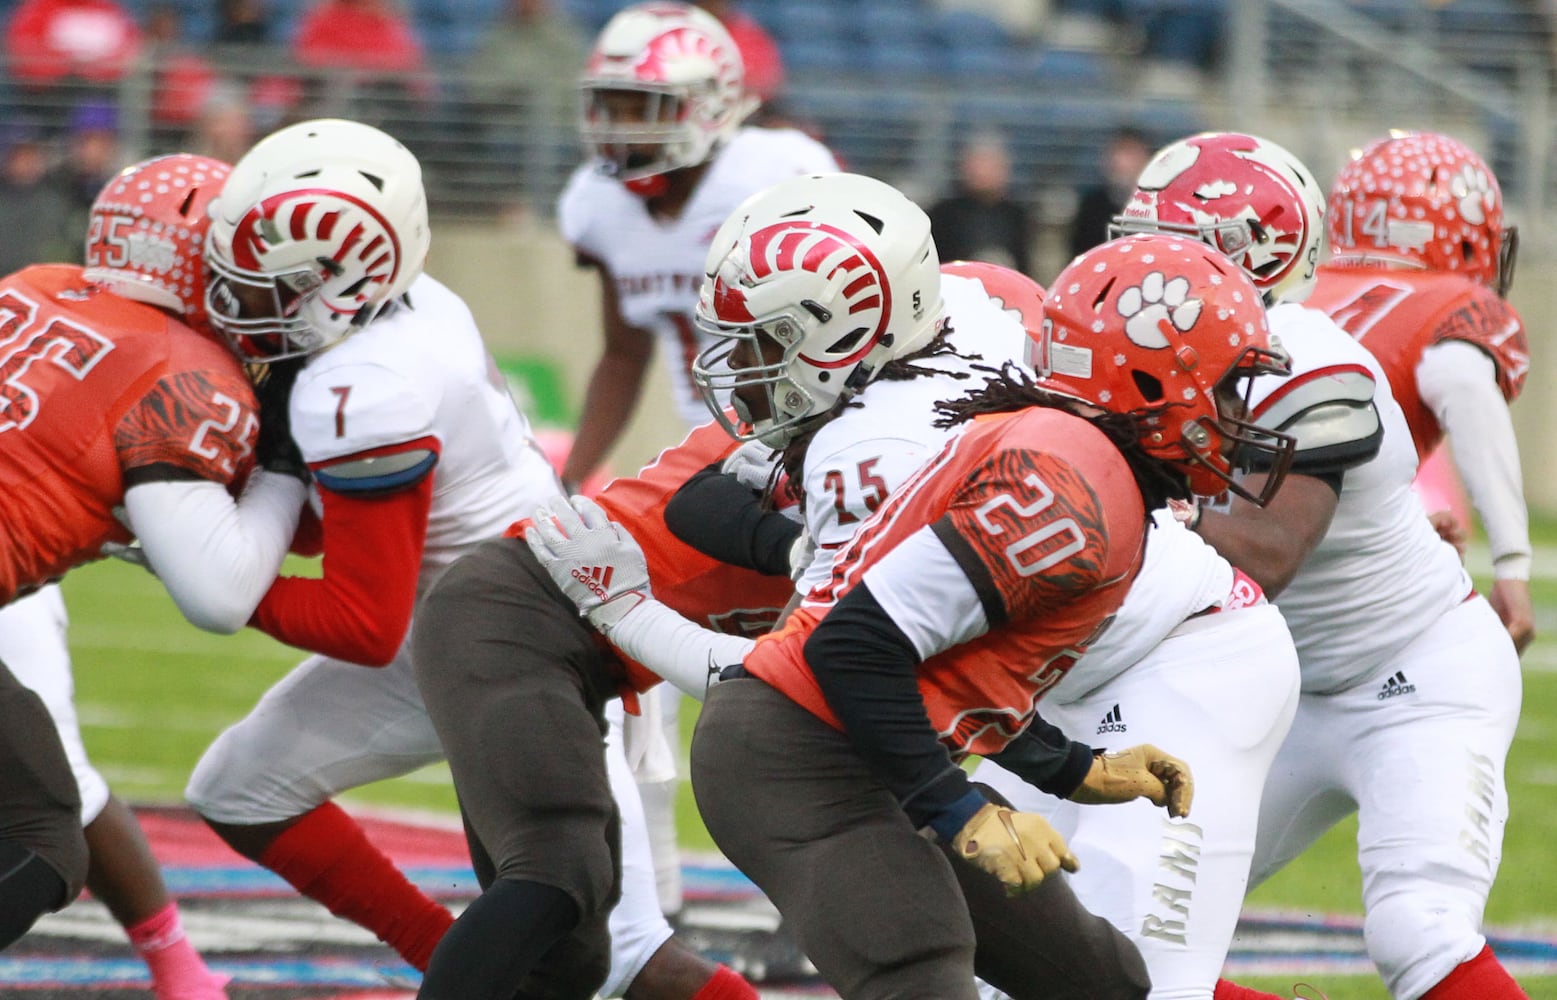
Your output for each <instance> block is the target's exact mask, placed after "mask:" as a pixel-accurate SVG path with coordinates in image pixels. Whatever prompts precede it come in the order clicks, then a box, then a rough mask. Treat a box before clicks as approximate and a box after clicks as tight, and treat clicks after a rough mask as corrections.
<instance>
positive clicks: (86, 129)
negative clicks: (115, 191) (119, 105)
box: [55, 100, 123, 263]
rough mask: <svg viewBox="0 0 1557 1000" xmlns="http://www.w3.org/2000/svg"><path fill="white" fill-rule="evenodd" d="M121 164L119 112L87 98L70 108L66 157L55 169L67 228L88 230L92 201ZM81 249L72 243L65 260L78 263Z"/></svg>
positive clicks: (81, 231)
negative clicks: (63, 198)
mask: <svg viewBox="0 0 1557 1000" xmlns="http://www.w3.org/2000/svg"><path fill="white" fill-rule="evenodd" d="M122 165H123V162H122V155H121V152H120V149H119V112H118V110H117V109H116V108H115V107H114V106H113V105H112V104H110V103H108V102H107V101H96V100H94V101H86V102H83V103H81V104H78V105H76V107H75V108H74V109H73V110H72V111H71V112H70V125H69V132H68V134H67V137H66V142H65V159H64V162H63V163H61V164H60V166H59V168H58V169H57V170H56V179H55V183H56V184H58V185H59V188H60V191H61V192H62V193H63V194H64V196H65V201H66V210H65V215H66V220H67V221H66V230H67V231H68V232H73V233H84V232H86V231H87V221H88V219H89V218H90V217H91V214H92V203H93V202H95V201H96V200H97V195H98V192H99V191H101V190H102V189H103V185H104V184H107V183H108V178H110V177H112V176H113V175H114V174H116V173H118V171H119V168H120V167H121V166H122ZM81 256H82V250H81V246H80V245H79V244H77V245H75V246H73V247H72V248H71V250H70V253H69V255H68V256H67V257H64V258H61V260H62V261H63V262H65V263H79V262H80V261H81Z"/></svg>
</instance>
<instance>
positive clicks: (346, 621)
mask: <svg viewBox="0 0 1557 1000" xmlns="http://www.w3.org/2000/svg"><path fill="white" fill-rule="evenodd" d="M432 494H433V477H432V476H424V477H423V478H422V479H421V480H420V481H419V482H418V483H416V485H414V486H412V487H410V488H408V489H404V490H401V491H399V492H396V493H391V494H389V495H387V496H377V497H355V496H348V495H345V494H341V493H336V492H333V491H331V490H323V489H322V490H320V497H321V499H322V500H323V502H324V518H323V520H324V526H325V527H324V575H323V576H322V577H320V578H318V579H309V578H304V577H292V576H284V577H281V578H280V579H278V580H277V581H276V582H275V583H274V584H272V585H271V588H270V590H269V591H267V592H266V594H265V597H264V599H262V600H261V601H260V604H259V607H258V608H256V609H255V611H254V617H253V618H252V619H251V620H250V621H249V624H250V625H253V626H254V627H255V628H257V629H259V630H260V631H262V632H264V633H265V634H266V635H269V636H273V637H274V638H276V639H279V640H281V641H282V642H284V643H286V644H288V645H290V646H296V647H298V648H299V649H307V650H311V651H313V652H316V653H323V654H324V655H326V656H333V657H335V658H336V659H339V660H345V661H347V662H348V663H360V664H362V665H364V666H371V667H382V666H384V665H385V664H387V663H389V662H390V661H391V660H393V659H394V658H395V654H396V653H397V652H398V651H399V649H400V644H401V643H403V642H404V641H405V637H406V632H407V631H408V630H409V629H410V627H411V611H412V609H413V608H414V606H415V604H416V583H417V578H418V577H419V575H420V573H421V566H422V548H423V546H424V545H425V543H426V541H427V515H428V512H429V511H430V510H431V509H432Z"/></svg>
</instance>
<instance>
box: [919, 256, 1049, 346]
mask: <svg viewBox="0 0 1557 1000" xmlns="http://www.w3.org/2000/svg"><path fill="white" fill-rule="evenodd" d="M941 273H942V274H949V275H951V276H952V277H954V278H972V279H973V280H975V281H977V282H978V283H979V284H981V285H983V286H984V292H985V294H986V295H988V296H989V297H990V298H991V299H993V300H994V301H995V302H996V303H998V304H999V305H1000V307H1001V308H1003V309H1004V310H1005V311H1006V312H1008V313H1011V314H1012V315H1013V316H1015V317H1016V320H1017V322H1018V323H1021V324H1022V329H1024V330H1026V331H1027V351H1028V357H1027V363H1028V367H1030V368H1035V367H1036V366H1035V365H1034V364H1033V362H1034V360H1035V359H1034V358H1033V356H1032V352H1033V351H1034V350H1035V349H1036V347H1037V344H1038V336H1039V331H1041V330H1042V329H1043V300H1044V297H1045V296H1046V295H1047V294H1048V293H1047V292H1045V291H1044V290H1043V286H1042V285H1040V284H1038V282H1036V281H1034V280H1033V279H1031V278H1029V277H1028V276H1027V275H1025V274H1023V273H1022V272H1021V271H1017V270H1015V269H1013V268H1009V267H1004V266H1002V265H1000V264H987V263H985V262H984V261H980V260H954V261H952V262H951V263H949V264H942V265H941Z"/></svg>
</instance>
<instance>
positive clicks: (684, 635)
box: [609, 598, 754, 701]
mask: <svg viewBox="0 0 1557 1000" xmlns="http://www.w3.org/2000/svg"><path fill="white" fill-rule="evenodd" d="M609 637H610V639H611V642H612V643H613V644H614V645H615V646H616V647H617V648H618V649H620V650H621V651H622V652H624V653H626V654H627V655H628V656H630V657H632V658H633V659H635V660H637V661H638V662H639V663H641V664H643V665H644V666H645V667H648V668H649V669H650V670H652V671H653V672H654V673H656V674H658V675H659V676H661V677H663V678H664V679H665V680H667V681H669V682H670V683H671V684H673V685H675V686H676V687H678V688H680V689H681V690H682V691H685V692H686V693H687V694H689V695H691V696H692V697H694V698H696V699H697V700H698V701H702V700H703V697H704V695H705V694H706V693H707V689H708V685H709V683H710V680H711V678H712V677H714V676H717V674H718V673H719V671H720V670H722V669H723V668H725V667H728V666H733V665H734V664H737V663H740V662H741V661H742V660H743V659H745V658H746V654H747V653H749V652H750V651H751V648H752V646H753V645H754V643H753V642H752V640H751V639H748V638H746V637H745V636H737V635H727V634H725V633H723V632H715V631H713V630H711V629H706V628H703V627H701V626H699V625H697V624H696V623H694V622H691V621H688V620H687V619H685V618H683V617H681V616H680V615H678V614H677V613H676V612H674V611H672V610H671V609H670V608H668V607H666V606H665V605H663V604H661V603H660V602H659V601H656V600H654V599H652V598H651V599H649V600H645V601H641V602H640V603H639V604H638V606H637V607H635V608H633V610H632V611H631V612H629V613H628V614H627V615H626V617H624V618H623V619H622V620H621V621H619V622H617V623H616V625H614V626H612V628H611V631H610V635H609Z"/></svg>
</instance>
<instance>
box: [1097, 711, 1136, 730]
mask: <svg viewBox="0 0 1557 1000" xmlns="http://www.w3.org/2000/svg"><path fill="white" fill-rule="evenodd" d="M1129 728H1130V727H1129V726H1126V725H1125V722H1124V719H1123V718H1121V717H1120V715H1119V706H1118V705H1115V706H1114V707H1113V710H1112V711H1110V712H1109V713H1108V714H1107V715H1105V716H1103V721H1102V722H1099V723H1098V724H1097V734H1098V735H1099V736H1102V735H1103V734H1104V733H1122V732H1125V731H1126V730H1128V729H1129Z"/></svg>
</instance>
